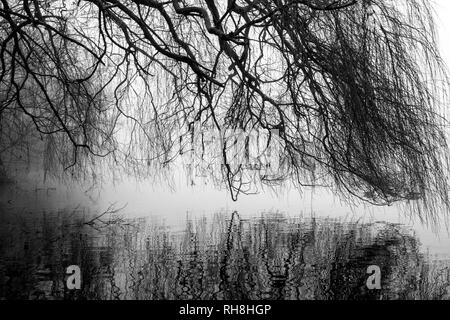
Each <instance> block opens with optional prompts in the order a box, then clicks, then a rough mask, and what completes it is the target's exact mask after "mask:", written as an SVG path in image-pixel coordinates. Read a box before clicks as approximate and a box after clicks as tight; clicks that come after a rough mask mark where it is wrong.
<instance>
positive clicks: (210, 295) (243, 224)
mask: <svg viewBox="0 0 450 320" xmlns="http://www.w3.org/2000/svg"><path fill="white" fill-rule="evenodd" d="M378 228H379V230H376V228H374V226H372V225H361V224H357V223H354V224H346V223H344V222H339V221H333V220H325V221H317V220H311V221H301V220H299V221H290V220H287V219H285V218H283V217H281V216H274V217H262V218H260V219H256V220H242V219H240V217H239V215H238V214H237V213H233V214H232V216H231V218H230V219H229V220H226V219H223V217H221V218H220V219H219V218H217V217H216V218H215V219H214V223H213V224H212V225H208V224H207V222H206V220H199V221H196V222H194V221H188V223H187V226H186V230H185V232H184V233H183V234H182V236H181V237H180V235H176V234H172V235H171V234H170V233H169V231H168V230H164V228H152V229H151V230H150V231H148V230H147V232H143V233H142V234H140V233H134V234H133V235H132V239H133V241H131V242H130V241H123V242H121V243H117V242H116V243H114V245H113V244H112V243H111V245H110V246H109V248H111V250H115V252H116V256H115V259H120V258H122V259H124V261H127V262H128V263H130V262H129V261H130V260H131V259H133V263H132V264H133V265H132V267H131V265H128V266H127V265H126V264H121V262H117V264H116V267H119V266H122V269H117V270H116V272H117V273H121V275H120V276H119V277H120V278H121V279H124V282H123V283H122V286H121V290H122V294H123V298H138V299H261V298H269V299H311V298H316V299H375V298H399V297H403V296H411V295H414V294H413V293H411V292H410V291H411V288H410V287H409V285H408V284H409V283H410V282H411V281H413V280H418V279H419V277H421V276H424V275H423V274H422V273H423V272H425V271H426V270H425V269H424V267H423V266H426V265H427V263H426V262H425V260H424V257H423V256H422V255H421V254H420V253H419V251H418V250H419V248H418V245H417V243H416V239H415V238H414V236H412V235H409V234H407V233H405V232H404V231H403V230H402V229H401V228H399V227H397V226H395V225H390V224H385V225H382V226H378ZM136 230H137V229H136V228H128V229H126V232H131V233H133V232H136ZM125 234H126V233H125ZM125 234H122V235H121V236H120V237H119V238H121V237H122V239H130V236H131V235H127V236H126V237H125ZM140 238H141V239H143V238H145V239H146V240H145V243H146V245H145V247H142V246H141V248H142V250H141V249H139V248H140V246H139V241H141V240H139V239H140ZM116 239H117V238H116ZM124 252H127V254H125V255H124ZM130 255H131V256H130ZM372 264H375V265H379V266H380V268H381V269H382V274H383V289H382V290H381V291H380V290H378V291H368V290H367V289H366V287H365V281H366V279H367V275H366V270H367V267H368V266H369V265H372ZM421 268H422V269H421ZM127 274H128V275H127ZM430 287H431V286H430ZM437 287H442V286H439V285H437ZM437 287H436V289H435V291H436V292H437ZM126 288H133V291H132V293H130V292H128V293H127V290H126Z"/></svg>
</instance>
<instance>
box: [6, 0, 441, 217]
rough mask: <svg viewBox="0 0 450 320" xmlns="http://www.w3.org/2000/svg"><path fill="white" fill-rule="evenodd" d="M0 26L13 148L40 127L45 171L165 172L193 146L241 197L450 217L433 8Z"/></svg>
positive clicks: (137, 9)
mask: <svg viewBox="0 0 450 320" xmlns="http://www.w3.org/2000/svg"><path fill="white" fill-rule="evenodd" d="M0 16H1V20H0V41H1V48H0V65H1V69H0V71H1V72H0V108H1V109H0V110H1V111H0V117H1V123H2V130H1V137H2V140H1V141H2V144H3V142H4V141H6V140H7V139H6V137H10V135H11V132H15V131H19V129H23V128H31V129H27V130H34V132H36V133H38V134H37V136H38V137H39V138H41V139H42V140H43V141H44V142H43V143H44V145H45V148H44V149H45V150H46V152H45V159H46V161H45V163H46V167H47V168H53V167H54V166H55V165H59V166H61V168H63V169H64V172H70V173H72V174H78V173H80V172H81V173H83V172H84V173H85V172H86V170H87V168H88V167H89V166H90V165H91V164H93V163H95V159H99V158H102V159H108V161H109V163H110V164H112V165H113V166H115V167H117V166H121V167H124V168H127V170H129V171H131V172H132V173H134V174H143V173H145V174H152V173H154V172H160V169H161V168H163V167H168V166H170V164H174V163H176V162H177V159H179V158H182V157H183V156H185V155H186V153H192V149H195V150H194V153H195V155H196V159H195V161H194V162H193V163H191V164H193V165H196V163H197V164H198V163H203V164H205V163H206V164H211V163H218V164H220V165H219V166H210V165H207V166H206V167H205V168H206V171H207V172H206V173H207V175H210V176H212V177H214V181H216V182H217V183H219V184H223V185H225V186H226V187H227V188H228V189H229V191H230V194H231V196H232V198H233V199H236V198H237V196H238V195H239V194H240V193H244V194H245V193H251V192H254V191H255V190H256V189H257V186H260V185H274V184H275V185H277V184H282V183H284V182H286V181H291V182H294V184H295V185H296V186H297V187H299V188H302V187H304V186H326V187H329V188H332V189H333V190H334V191H335V192H336V193H337V194H339V195H342V196H345V197H347V198H349V199H355V198H356V199H361V200H364V201H369V202H371V203H373V204H377V205H386V204H391V203H394V202H398V201H411V200H419V201H414V203H415V204H416V205H417V208H418V209H419V211H421V210H424V209H425V210H427V211H428V212H432V211H433V210H434V209H435V208H436V207H437V206H438V204H444V205H448V204H449V198H448V181H447V169H448V168H447V167H448V158H447V156H446V152H447V144H446V137H445V130H444V127H445V113H444V107H445V102H446V90H447V85H448V79H447V74H446V72H445V68H444V66H443V63H442V61H441V58H440V56H439V53H438V50H437V45H436V35H435V25H434V22H433V12H432V7H431V4H430V3H429V2H428V1H422V0H407V1H406V0H405V1H398V0H396V1H393V0H360V1H358V0H335V1H331V0H228V1H226V0H221V1H213V0H169V1H160V0H133V1H131V0H107V1H102V0H79V1H73V2H70V3H69V2H67V1H57V0H45V1H37V0H24V1H12V0H1V7H0ZM11 120H14V121H12V122H11ZM7 123H8V124H7ZM11 123H15V124H16V125H15V126H16V130H15V131H14V130H10V129H9V128H8V126H11ZM24 124H31V126H30V125H24ZM5 128H8V129H5ZM211 131H214V132H216V133H217V135H218V137H219V140H220V144H219V145H215V144H213V143H210V142H209V141H207V139H205V134H206V133H207V132H211ZM230 132H231V133H230ZM238 132H240V133H242V132H243V133H244V134H248V133H249V132H254V133H256V136H257V137H260V136H265V137H266V139H265V140H264V141H265V142H264V145H265V148H267V147H269V146H270V145H275V144H276V148H275V150H277V152H276V155H275V158H276V162H277V168H276V170H272V172H270V174H269V173H268V172H267V171H265V170H262V169H259V170H251V169H249V167H248V166H245V165H244V164H245V163H243V161H234V160H235V159H236V157H237V158H239V159H241V158H242V156H243V155H244V158H245V155H246V153H248V139H244V143H241V144H239V143H237V142H236V141H237V140H238V139H237V138H236V135H237V134H236V133H238ZM233 133H234V134H233ZM237 145H239V146H241V147H237ZM199 150H200V151H199ZM2 157H4V154H2ZM256 158H257V159H256V160H257V161H259V160H260V159H259V158H258V157H256ZM52 171H53V172H57V170H53V169H52ZM58 172H59V171H58Z"/></svg>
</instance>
